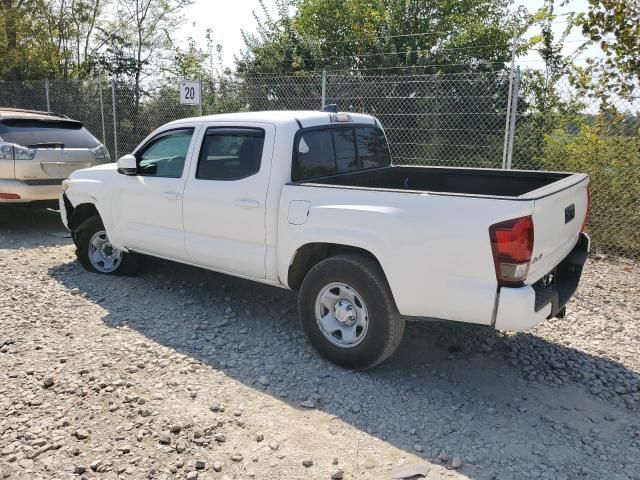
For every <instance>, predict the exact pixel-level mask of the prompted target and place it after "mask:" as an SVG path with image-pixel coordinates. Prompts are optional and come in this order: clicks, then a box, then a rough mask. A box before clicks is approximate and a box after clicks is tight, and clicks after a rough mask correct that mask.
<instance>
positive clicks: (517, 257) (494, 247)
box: [489, 215, 533, 286]
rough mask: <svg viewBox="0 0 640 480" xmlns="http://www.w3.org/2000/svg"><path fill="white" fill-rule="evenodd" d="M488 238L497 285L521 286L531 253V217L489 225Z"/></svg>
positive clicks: (527, 271)
mask: <svg viewBox="0 0 640 480" xmlns="http://www.w3.org/2000/svg"><path fill="white" fill-rule="evenodd" d="M489 237H490V238H491V251H492V252H493V263H494V265H495V268H496V278H497V280H498V283H499V284H500V285H509V286H517V285H522V282H523V281H524V279H525V278H527V274H528V273H529V265H530V263H531V254H532V252H533V220H532V218H531V216H530V215H529V216H527V217H520V218H514V219H513V220H507V221H505V222H500V223H496V224H494V225H491V227H489Z"/></svg>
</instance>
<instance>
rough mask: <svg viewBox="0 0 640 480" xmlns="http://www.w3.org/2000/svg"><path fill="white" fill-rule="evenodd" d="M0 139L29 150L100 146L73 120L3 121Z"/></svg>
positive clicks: (0, 128)
mask: <svg viewBox="0 0 640 480" xmlns="http://www.w3.org/2000/svg"><path fill="white" fill-rule="evenodd" d="M0 139H2V140H3V141H5V142H9V143H15V144H17V145H21V146H23V147H28V148H37V147H38V146H42V147H46V146H48V145H55V146H60V145H62V146H64V148H95V147H97V146H98V145H100V142H99V141H98V140H97V139H96V138H95V137H94V136H93V135H91V133H89V131H88V130H87V129H86V128H84V126H82V123H80V122H76V121H73V120H55V119H54V120H29V119H7V120H3V121H2V122H0Z"/></svg>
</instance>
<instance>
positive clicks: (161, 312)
mask: <svg viewBox="0 0 640 480" xmlns="http://www.w3.org/2000/svg"><path fill="white" fill-rule="evenodd" d="M49 273H50V275H52V276H53V277H54V278H56V279H57V280H58V281H59V282H61V283H62V284H63V285H65V286H66V287H67V288H69V289H71V288H77V289H79V290H80V291H81V292H83V294H84V295H85V296H86V297H87V298H88V299H89V300H91V301H94V302H96V303H99V304H100V306H101V307H103V308H104V309H105V310H106V311H107V312H108V313H107V314H106V315H105V317H104V318H103V321H104V322H105V323H106V324H107V325H108V326H111V327H117V326H122V325H128V326H129V327H130V328H133V329H135V330H137V331H139V332H140V333H142V334H143V335H144V336H146V337H147V338H149V339H150V340H152V341H154V342H158V343H160V344H162V345H164V346H166V347H169V348H172V349H174V350H176V351H178V352H180V353H183V354H186V355H189V356H191V357H192V358H194V359H197V360H199V361H201V362H203V363H205V364H207V365H210V366H211V367H213V368H215V369H218V370H221V371H223V372H225V373H226V374H227V375H229V376H230V377H232V378H234V379H237V380H239V381H240V382H242V383H244V384H245V385H247V386H249V387H251V388H254V389H257V390H261V391H266V392H267V393H268V394H270V395H272V396H274V397H277V398H280V399H282V400H283V401H285V402H288V403H289V404H290V405H291V406H293V407H295V408H303V407H301V406H300V402H301V401H304V400H313V401H314V402H316V404H317V408H318V409H320V410H323V411H326V412H328V413H330V414H331V415H334V416H335V417H337V418H338V419H340V420H342V421H344V422H347V423H349V424H351V425H353V426H355V427H357V428H359V429H361V430H362V431H364V432H367V433H369V434H371V435H374V436H377V437H378V438H380V439H382V440H385V441H387V442H390V443H391V444H393V445H395V446H396V447H398V448H401V449H403V450H405V451H408V452H413V453H417V454H418V455H421V456H423V457H424V458H426V459H429V460H430V461H433V462H436V461H437V457H438V455H439V454H440V453H441V452H447V453H448V454H449V455H460V456H461V458H462V459H463V462H464V465H463V467H462V470H461V471H462V472H463V473H464V474H465V475H467V476H468V477H469V478H473V479H492V478H500V479H502V478H507V479H510V478H576V477H580V478H623V479H624V478H636V477H634V476H633V472H631V471H630V470H629V471H627V470H624V469H625V468H635V465H637V463H636V464H634V465H631V464H629V463H628V462H629V459H633V458H636V459H637V458H638V448H637V439H635V437H634V435H639V436H640V432H638V431H636V429H639V428H640V427H638V417H637V411H635V412H634V411H632V410H629V409H626V408H625V407H624V406H623V401H622V400H623V397H621V396H620V394H619V393H617V392H616V391H615V389H616V388H617V386H616V385H617V384H615V383H613V379H617V380H620V382H621V385H627V387H628V388H631V389H632V388H637V386H638V385H640V377H639V376H638V375H637V374H636V373H634V372H631V371H629V370H627V369H626V368H625V367H624V366H623V365H621V364H619V363H617V362H615V361H612V360H609V359H606V358H596V357H593V356H591V355H588V354H586V353H584V352H581V351H578V350H575V349H572V348H570V347H566V346H562V345H556V344H550V343H548V342H545V341H544V340H543V339H541V338H538V337H535V336H533V335H530V334H521V335H516V336H512V337H505V336H502V335H500V334H499V333H497V332H495V331H493V330H492V329H489V328H482V327H478V326H470V325H460V324H456V325H454V324H445V323H410V324H408V325H407V331H406V334H405V339H404V341H403V343H402V345H401V346H400V348H399V350H398V352H397V353H396V354H395V355H394V356H393V357H392V358H391V359H390V360H389V361H387V362H386V363H385V364H383V365H382V366H380V367H378V368H376V369H373V370H371V371H367V372H360V373H354V372H350V371H346V370H342V369H340V368H337V367H334V366H332V365H331V364H330V363H328V362H326V361H325V360H323V359H322V358H320V357H319V356H318V355H317V354H316V353H315V351H314V350H313V349H312V348H311V347H310V346H309V345H308V344H307V342H306V341H305V339H304V337H303V335H302V332H301V329H300V328H299V326H298V321H297V313H296V297H295V295H294V294H293V293H291V292H288V291H283V290H279V289H277V288H273V287H268V286H264V285H260V284H256V283H253V282H249V281H245V280H241V279H237V278H233V277H228V276H225V275H221V274H216V273H212V272H208V271H205V270H201V269H197V268H192V267H188V266H183V265H178V264H174V263H171V262H166V261H161V260H152V259H149V261H148V266H147V269H146V271H145V273H144V274H142V275H141V276H139V277H135V278H122V277H119V278H114V277H108V276H99V275H93V274H89V273H86V272H84V271H83V270H82V269H81V268H80V266H79V265H78V264H77V263H70V264H64V265H60V266H57V267H54V268H52V269H50V271H49ZM605 375H606V377H605ZM607 379H609V380H607ZM617 380H616V381H617ZM589 388H591V389H592V390H593V393H594V394H599V395H600V398H598V397H596V396H595V395H592V394H590V393H589ZM625 388H626V387H625ZM636 391H637V390H636ZM208 400H209V401H213V400H215V399H208ZM605 400H608V401H605ZM329 423H330V422H328V427H327V428H329ZM634 442H635V443H634ZM634 445H636V446H634ZM603 459H606V461H603ZM631 461H632V462H635V461H634V460H631ZM612 464H616V465H618V466H619V467H620V469H619V470H618V471H620V472H621V473H622V472H624V474H622V476H620V477H612V476H610V475H609V474H610V473H611V470H610V468H611V467H610V466H611V465H612ZM627 465H631V467H628V466H627ZM607 468H608V469H609V470H607ZM627 475H628V477H627Z"/></svg>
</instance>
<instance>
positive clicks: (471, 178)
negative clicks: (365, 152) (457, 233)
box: [301, 166, 572, 197]
mask: <svg viewBox="0 0 640 480" xmlns="http://www.w3.org/2000/svg"><path fill="white" fill-rule="evenodd" d="M571 175H572V174H571V173H557V172H529V171H517V170H492V169H474V168H442V167H413V166H410V167H407V166H390V167H384V168H376V169H373V170H362V171H358V172H352V173H343V174H338V175H331V176H327V177H322V178H317V179H313V180H308V181H306V182H301V183H302V184H313V183H315V184H321V185H335V186H343V187H365V188H376V189H392V190H412V191H424V192H442V193H451V194H468V195H482V196H499V197H521V196H523V195H525V194H527V193H530V192H532V191H535V190H538V189H541V188H543V187H546V186H548V185H551V184H552V183H555V182H557V181H559V180H562V179H565V178H567V177H569V176H571Z"/></svg>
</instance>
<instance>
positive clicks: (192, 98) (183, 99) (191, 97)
mask: <svg viewBox="0 0 640 480" xmlns="http://www.w3.org/2000/svg"><path fill="white" fill-rule="evenodd" d="M180 103H182V104H185V105H200V82H199V81H197V80H182V81H181V82H180Z"/></svg>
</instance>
